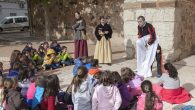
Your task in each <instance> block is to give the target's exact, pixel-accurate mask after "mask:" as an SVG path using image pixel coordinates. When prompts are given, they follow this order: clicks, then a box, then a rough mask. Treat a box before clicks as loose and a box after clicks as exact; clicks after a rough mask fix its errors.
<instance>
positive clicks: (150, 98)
mask: <svg viewBox="0 0 195 110" xmlns="http://www.w3.org/2000/svg"><path fill="white" fill-rule="evenodd" d="M141 89H142V91H143V93H146V99H145V102H147V103H145V110H154V104H155V100H156V98H158V97H157V96H156V95H155V93H154V92H153V90H152V83H151V82H150V81H149V80H145V81H143V82H142V83H141Z"/></svg>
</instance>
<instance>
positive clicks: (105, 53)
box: [94, 37, 112, 63]
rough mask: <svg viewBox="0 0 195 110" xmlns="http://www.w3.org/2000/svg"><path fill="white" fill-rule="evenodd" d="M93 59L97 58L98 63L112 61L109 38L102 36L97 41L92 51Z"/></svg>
mask: <svg viewBox="0 0 195 110" xmlns="http://www.w3.org/2000/svg"><path fill="white" fill-rule="evenodd" d="M94 59H98V61H99V63H112V50H111V43H110V40H109V39H108V40H106V38H105V37H102V38H101V40H100V41H97V43H96V47H95V53H94Z"/></svg>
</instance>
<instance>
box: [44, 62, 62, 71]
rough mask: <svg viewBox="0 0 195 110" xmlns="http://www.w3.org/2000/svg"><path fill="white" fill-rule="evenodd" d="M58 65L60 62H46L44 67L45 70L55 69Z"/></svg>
mask: <svg viewBox="0 0 195 110" xmlns="http://www.w3.org/2000/svg"><path fill="white" fill-rule="evenodd" d="M59 67H60V64H59V63H52V64H51V65H48V64H46V65H45V69H46V70H47V69H51V68H52V69H56V68H59Z"/></svg>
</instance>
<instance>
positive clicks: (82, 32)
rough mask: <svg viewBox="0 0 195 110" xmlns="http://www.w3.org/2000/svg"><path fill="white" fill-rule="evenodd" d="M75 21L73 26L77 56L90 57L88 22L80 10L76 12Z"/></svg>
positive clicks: (75, 53)
mask: <svg viewBox="0 0 195 110" xmlns="http://www.w3.org/2000/svg"><path fill="white" fill-rule="evenodd" d="M75 18H76V20H75V22H74V25H73V26H72V29H73V30H74V34H75V35H74V36H75V51H74V55H75V58H78V57H88V47H87V38H86V22H85V20H84V19H83V18H82V17H81V16H80V13H79V12H76V13H75Z"/></svg>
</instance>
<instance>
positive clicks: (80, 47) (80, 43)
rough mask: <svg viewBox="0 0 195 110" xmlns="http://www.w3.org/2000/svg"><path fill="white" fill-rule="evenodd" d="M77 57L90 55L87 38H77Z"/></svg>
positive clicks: (75, 53)
mask: <svg viewBox="0 0 195 110" xmlns="http://www.w3.org/2000/svg"><path fill="white" fill-rule="evenodd" d="M74 56H75V59H76V58H78V57H88V47H87V40H75V51H74Z"/></svg>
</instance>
